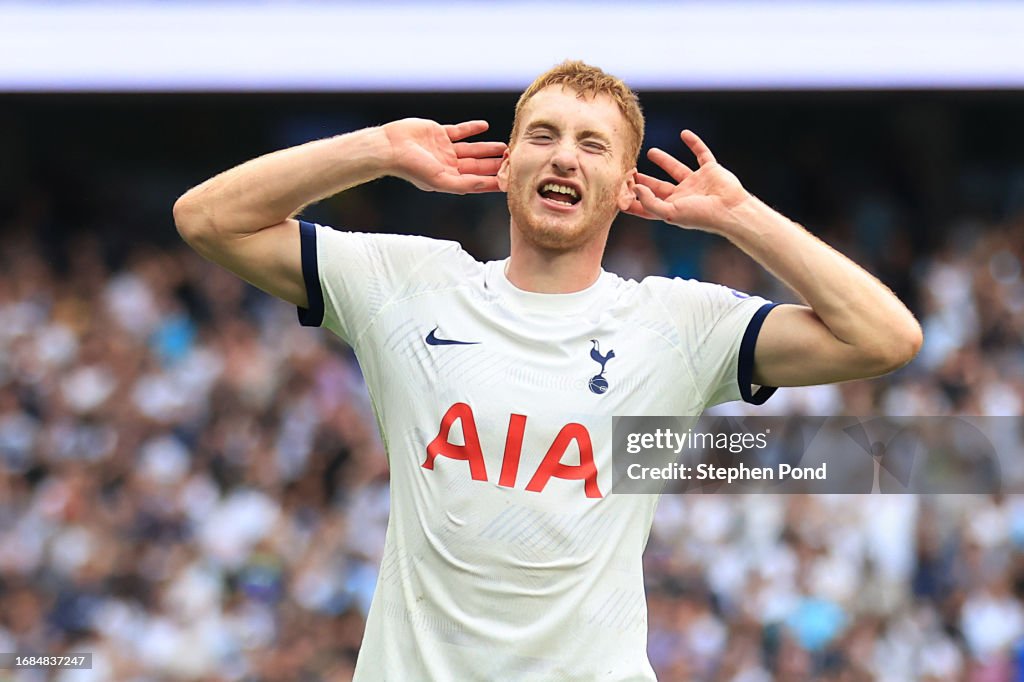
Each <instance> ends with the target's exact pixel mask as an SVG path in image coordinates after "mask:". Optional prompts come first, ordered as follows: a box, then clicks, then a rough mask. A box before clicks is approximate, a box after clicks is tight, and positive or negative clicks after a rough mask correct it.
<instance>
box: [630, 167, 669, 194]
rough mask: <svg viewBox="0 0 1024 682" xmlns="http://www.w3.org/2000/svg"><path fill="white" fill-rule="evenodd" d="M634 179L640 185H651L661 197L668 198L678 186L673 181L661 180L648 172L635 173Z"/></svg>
mask: <svg viewBox="0 0 1024 682" xmlns="http://www.w3.org/2000/svg"><path fill="white" fill-rule="evenodd" d="M633 179H634V180H636V183H637V184H638V185H645V186H647V187H649V188H650V189H651V190H652V191H653V192H654V194H655V196H657V197H658V198H659V199H666V198H668V196H669V195H670V194H672V192H674V191H675V189H676V186H675V185H673V184H672V183H671V182H665V181H664V180H659V179H658V178H655V177H651V176H650V175H647V174H646V173H634V174H633Z"/></svg>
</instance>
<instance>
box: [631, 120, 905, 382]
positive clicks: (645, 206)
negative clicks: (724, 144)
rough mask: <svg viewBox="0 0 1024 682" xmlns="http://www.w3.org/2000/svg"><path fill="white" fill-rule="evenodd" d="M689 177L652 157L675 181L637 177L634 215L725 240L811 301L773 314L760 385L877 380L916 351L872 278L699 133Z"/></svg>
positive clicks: (758, 368)
mask: <svg viewBox="0 0 1024 682" xmlns="http://www.w3.org/2000/svg"><path fill="white" fill-rule="evenodd" d="M682 139H683V141H684V142H685V143H686V144H687V146H689V147H690V149H691V150H692V151H693V152H694V154H695V155H696V157H697V162H698V164H699V168H698V170H696V171H693V170H691V169H690V168H688V167H687V166H686V165H685V164H683V163H682V162H680V161H678V160H676V159H675V158H673V157H672V156H670V155H669V154H667V153H665V152H664V151H661V150H659V149H652V150H651V151H650V152H649V154H648V156H649V158H650V159H651V160H652V161H654V162H655V163H656V164H658V165H659V166H660V167H661V168H662V169H664V170H665V171H666V172H667V173H668V174H669V175H671V176H672V178H673V179H674V180H675V181H676V182H675V183H671V182H665V181H662V180H658V179H656V178H652V177H651V176H648V175H644V174H642V173H638V174H637V196H638V199H637V201H636V202H635V203H634V204H633V206H632V207H631V208H630V212H631V213H634V214H636V215H640V216H643V217H647V218H658V219H661V220H665V221H666V222H670V223H673V224H675V225H679V226H681V227H693V228H698V229H703V230H706V231H709V232H714V233H716V234H720V235H722V236H724V237H726V238H728V239H729V240H730V241H731V242H732V243H733V244H735V245H736V246H738V247H739V248H740V249H742V250H743V251H744V252H746V253H747V254H748V255H749V256H751V257H752V258H753V259H754V260H756V261H757V262H758V263H760V264H761V265H762V266H764V267H765V268H766V269H767V270H768V271H769V272H771V273H772V274H773V275H775V276H776V277H778V278H779V279H781V280H782V281H783V282H785V283H786V284H787V285H789V287H790V288H792V289H793V290H794V291H795V292H796V293H797V294H799V295H800V297H801V298H802V299H803V300H804V301H805V302H806V303H807V305H806V306H801V305H784V306H779V307H778V308H776V309H775V310H774V311H772V313H771V314H770V315H768V317H767V318H765V321H764V325H763V326H762V328H761V332H760V334H759V336H758V341H757V346H756V348H755V351H754V377H753V378H754V382H755V383H758V384H762V385H767V386H802V385H808V384H821V383H830V382H835V381H846V380H849V379H858V378H864V377H871V376H878V375H880V374H885V373H886V372H890V371H892V370H894V369H897V368H899V367H901V366H903V365H905V364H906V363H908V362H910V360H911V359H913V357H914V356H915V355H916V354H917V351H918V350H919V349H920V347H921V342H922V336H921V328H920V326H919V325H918V323H917V320H915V319H914V316H913V315H912V314H911V313H910V311H909V310H907V308H906V306H904V305H903V303H902V302H901V301H900V300H899V299H898V298H897V297H896V296H895V295H894V294H893V293H892V291H890V290H889V289H888V288H887V287H886V286H885V285H884V284H882V283H881V282H879V281H878V280H877V279H876V278H875V277H873V276H872V275H871V274H869V273H868V272H867V271H865V270H864V269H863V268H861V267H860V266H858V265H857V264H856V263H854V262H853V261H851V260H850V259H849V258H847V257H846V256H844V255H842V254H841V253H839V252H838V251H836V250H835V249H833V248H831V247H830V246H828V245H827V244H825V243H824V242H822V241H821V240H820V239H818V238H817V237H815V236H813V235H812V234H810V233H809V232H807V231H806V230H805V229H804V228H802V227H801V226H799V225H797V224H796V223H794V222H792V221H791V220H789V219H788V218H786V217H785V216H783V215H781V214H779V213H778V212H776V211H775V210H773V209H771V208H770V207H768V206H767V205H765V204H764V203H762V202H761V201H760V200H758V199H757V198H756V197H754V196H753V195H751V194H750V193H749V192H747V191H746V190H745V189H744V188H743V187H742V185H740V182H739V180H737V179H736V176H734V175H733V174H732V173H730V172H729V171H727V170H726V169H725V168H723V167H722V166H721V165H719V164H718V162H717V161H715V158H714V156H713V155H712V154H711V150H710V149H708V147H707V145H705V144H704V142H703V141H701V139H700V138H699V137H697V136H696V135H695V134H693V133H692V132H690V131H683V133H682Z"/></svg>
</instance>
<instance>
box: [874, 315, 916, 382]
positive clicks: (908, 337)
mask: <svg viewBox="0 0 1024 682" xmlns="http://www.w3.org/2000/svg"><path fill="white" fill-rule="evenodd" d="M879 341H880V343H879V346H878V348H877V349H876V351H875V352H873V353H871V354H870V360H869V363H870V365H871V374H872V375H873V376H879V375H882V374H889V373H890V372H895V371H896V370H898V369H900V368H902V367H905V366H906V365H908V364H909V363H910V361H911V360H913V359H914V358H915V357H917V354H918V353H919V352H920V351H921V346H922V344H923V343H924V334H923V333H922V332H921V326H920V325H919V324H918V323H917V320H915V319H913V318H910V320H909V321H908V323H907V324H905V325H903V327H902V328H899V329H897V328H892V329H889V330H887V331H886V332H884V333H883V334H881V335H880V338H879Z"/></svg>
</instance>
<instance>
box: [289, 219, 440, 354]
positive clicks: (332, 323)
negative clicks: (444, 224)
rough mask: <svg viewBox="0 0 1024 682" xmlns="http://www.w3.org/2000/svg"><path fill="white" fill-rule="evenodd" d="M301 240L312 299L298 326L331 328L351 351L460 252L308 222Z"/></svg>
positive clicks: (303, 224)
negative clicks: (397, 301) (414, 287)
mask: <svg viewBox="0 0 1024 682" xmlns="http://www.w3.org/2000/svg"><path fill="white" fill-rule="evenodd" d="M299 235H300V240H301V254H302V277H303V281H304V283H305V286H306V296H307V299H308V306H307V307H306V308H299V310H298V314H299V322H300V323H301V324H303V325H305V326H313V327H318V326H322V327H324V328H326V329H329V330H331V331H333V332H334V333H335V334H337V335H338V336H339V337H341V339H342V340H344V341H345V342H346V343H348V344H349V345H352V346H354V345H355V343H356V342H357V340H358V339H359V337H360V336H361V335H362V333H363V332H364V331H365V330H366V329H367V328H368V327H369V326H370V324H371V323H372V322H373V320H374V318H375V317H376V316H377V314H378V313H379V312H380V311H381V310H382V309H383V308H384V306H385V305H387V303H388V302H389V301H391V300H393V299H394V298H395V297H397V296H400V295H401V294H402V293H403V292H404V291H406V290H407V289H408V287H409V286H410V283H411V282H412V280H413V278H414V277H415V275H416V273H417V272H418V271H419V270H420V269H422V268H423V267H424V266H425V265H427V264H429V263H430V262H431V261H432V260H433V259H434V258H435V257H438V256H440V255H442V254H445V253H448V252H452V253H454V252H459V251H460V249H459V246H458V244H456V243H455V242H447V241H441V240H436V239H429V238H427V237H418V236H412V235H397V234H367V233H361V232H344V231H340V230H335V229H332V228H330V227H327V226H324V225H317V224H314V223H309V222H306V221H300V222H299Z"/></svg>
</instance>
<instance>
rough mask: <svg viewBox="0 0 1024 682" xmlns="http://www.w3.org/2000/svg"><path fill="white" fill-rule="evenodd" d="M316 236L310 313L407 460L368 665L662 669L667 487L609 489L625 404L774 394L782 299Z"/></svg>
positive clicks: (447, 671)
mask: <svg viewBox="0 0 1024 682" xmlns="http://www.w3.org/2000/svg"><path fill="white" fill-rule="evenodd" d="M300 233H301V243H302V264H303V276H304V278H305V283H306V288H307V293H308V297H309V305H308V307H307V308H305V309H300V310H299V318H300V321H301V322H302V323H303V324H306V325H313V326H321V325H322V326H323V327H326V328H327V329H329V330H331V331H332V332H334V333H335V334H337V335H338V336H339V337H341V338H342V339H343V340H344V341H345V342H346V343H348V344H349V345H350V346H351V347H352V348H353V350H354V351H355V354H356V356H357V358H358V361H359V364H360V366H361V368H362V371H363V374H364V377H365V380H366V385H367V388H368V390H369V393H370V397H371V400H372V402H373V407H374V410H375V413H376V417H377V421H378V426H379V428H380V432H381V434H382V437H383V439H384V444H385V448H386V451H387V456H388V460H389V464H390V469H391V515H390V518H389V521H388V529H387V537H386V541H385V554H384V559H383V562H382V565H381V568H380V575H379V578H378V582H377V588H376V592H375V593H374V597H373V602H372V605H371V608H370V612H369V616H368V619H367V624H366V632H365V635H364V639H363V645H362V648H361V650H360V653H359V658H358V662H357V666H356V675H355V679H356V680H359V681H360V682H369V681H373V682H377V681H382V680H386V681H391V682H410V681H417V680H446V681H447V680H459V681H470V680H487V681H490V680H506V681H509V682H512V681H520V680H521V681H524V682H525V681H527V680H538V681H540V680H544V681H545V682H556V681H560V680H588V681H589V680H616V681H627V680H628V681H633V680H637V681H639V680H644V681H649V680H654V679H655V675H654V671H653V670H652V668H651V665H650V662H649V661H648V658H647V604H646V598H645V593H644V583H643V574H642V565H641V557H642V554H643V550H644V547H645V545H646V543H647V538H648V533H649V531H650V528H651V523H652V520H653V516H654V510H655V505H656V504H657V499H658V496H657V495H653V494H652V495H613V494H610V492H611V477H612V467H611V441H612V438H611V436H612V415H698V414H700V413H701V412H702V411H703V410H704V409H705V408H707V407H709V406H711V405H715V404H717V403H721V402H725V401H729V400H737V399H740V398H743V399H745V400H748V401H750V402H754V403H761V402H764V400H766V399H767V397H768V396H769V395H770V394H771V393H772V392H773V391H774V390H775V389H773V388H768V387H760V388H757V390H756V392H755V391H754V390H753V389H754V388H756V387H752V386H751V383H750V382H751V371H752V366H753V350H754V344H755V341H756V339H757V334H758V331H759V329H760V327H761V323H762V322H763V321H764V318H765V316H766V315H767V314H768V312H769V310H770V309H771V307H772V306H773V305H774V304H772V303H769V302H767V301H765V300H764V299H761V298H757V297H749V296H746V295H745V294H741V293H739V292H734V291H732V290H730V289H728V288H726V287H723V286H719V285H714V284H707V283H703V282H697V281H692V280H681V279H668V278H663V277H648V278H645V279H644V280H643V281H642V282H639V283H638V282H635V281H633V280H629V281H627V280H623V279H622V278H620V277H618V276H616V275H614V274H611V273H608V272H604V271H602V272H601V275H600V277H599V278H598V280H597V281H596V282H595V283H594V284H593V285H592V286H590V287H589V288H587V289H585V290H583V291H579V292H576V293H571V294H537V293H531V292H527V291H523V290H520V289H517V288H516V287H515V286H513V285H512V284H511V282H509V280H508V279H507V278H506V276H505V270H504V267H505V263H506V261H493V262H489V263H480V262H478V261H476V260H475V259H474V258H473V257H472V256H470V255H469V254H467V253H466V252H465V251H463V250H462V248H461V247H460V245H459V244H458V243H456V242H450V241H439V240H434V239H429V238H425V237H416V236H403V235H386V234H360V233H352V232H341V231H336V230H333V229H331V228H329V227H325V226H320V225H313V224H310V223H306V222H302V223H300ZM354 521H355V522H357V523H358V519H355V520H354Z"/></svg>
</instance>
